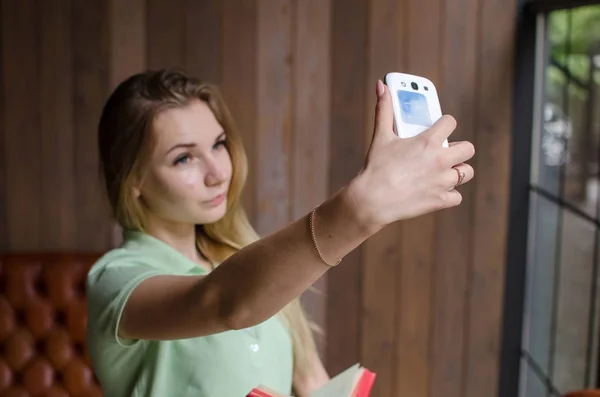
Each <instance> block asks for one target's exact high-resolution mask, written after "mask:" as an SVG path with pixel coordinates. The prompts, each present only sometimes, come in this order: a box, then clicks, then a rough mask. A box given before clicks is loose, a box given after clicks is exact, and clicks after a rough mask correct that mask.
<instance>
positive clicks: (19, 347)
mask: <svg viewBox="0 0 600 397" xmlns="http://www.w3.org/2000/svg"><path fill="white" fill-rule="evenodd" d="M97 258H98V255H87V254H35V255H30V254H27V255H21V254H3V255H0V396H5V397H28V396H47V397H67V396H73V397H75V396H81V397H98V396H101V395H102V393H101V391H100V387H99V386H98V382H97V380H96V378H95V377H94V374H93V372H92V370H91V366H90V361H89V357H88V353H87V349H86V344H85V325H86V307H85V297H84V296H85V276H86V274H87V271H88V269H89V268H90V266H91V265H92V264H93V263H94V261H95V260H96V259H97Z"/></svg>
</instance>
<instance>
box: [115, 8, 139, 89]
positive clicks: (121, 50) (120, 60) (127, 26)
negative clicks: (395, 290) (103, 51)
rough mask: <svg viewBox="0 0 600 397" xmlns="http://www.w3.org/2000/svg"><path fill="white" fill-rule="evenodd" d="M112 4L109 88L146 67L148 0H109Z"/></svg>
mask: <svg viewBox="0 0 600 397" xmlns="http://www.w3.org/2000/svg"><path fill="white" fill-rule="evenodd" d="M108 2H109V7H110V45H109V48H110V69H109V91H112V90H114V89H115V88H116V87H117V85H118V84H119V83H121V82H122V81H123V80H125V79H126V78H128V77H130V76H131V75H133V74H135V73H140V72H143V71H144V70H145V69H146V34H147V29H146V0H128V1H121V0H108Z"/></svg>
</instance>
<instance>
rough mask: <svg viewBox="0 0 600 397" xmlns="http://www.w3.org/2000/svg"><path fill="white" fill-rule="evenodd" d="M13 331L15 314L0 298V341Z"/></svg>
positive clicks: (2, 298) (4, 300)
mask: <svg viewBox="0 0 600 397" xmlns="http://www.w3.org/2000/svg"><path fill="white" fill-rule="evenodd" d="M14 329H15V313H14V311H13V309H11V307H10V305H9V304H8V302H7V301H6V299H4V297H0V341H3V340H4V339H6V338H7V337H8V335H10V333H11V332H13V330H14Z"/></svg>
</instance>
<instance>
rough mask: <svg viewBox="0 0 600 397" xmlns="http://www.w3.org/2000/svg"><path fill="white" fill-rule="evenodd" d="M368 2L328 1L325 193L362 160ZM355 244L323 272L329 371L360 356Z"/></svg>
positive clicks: (359, 255)
mask: <svg viewBox="0 0 600 397" xmlns="http://www.w3.org/2000/svg"><path fill="white" fill-rule="evenodd" d="M367 12H368V3H367V2H365V1H363V0H333V8H332V24H333V25H332V39H331V40H332V50H331V54H332V55H331V56H332V60H331V61H332V79H331V90H332V108H331V117H332V120H331V132H330V133H331V137H330V139H331V141H330V154H329V156H330V171H329V172H330V174H329V175H330V187H329V188H330V193H334V192H335V191H337V190H338V189H339V188H340V187H342V186H343V185H345V184H346V183H348V182H349V181H350V179H351V178H353V177H354V176H355V175H356V174H357V173H358V171H359V170H360V167H361V166H362V164H363V161H364V151H365V148H364V130H363V128H364V125H365V114H364V109H365V106H366V102H365V86H364V84H365V77H366V75H367V70H366V66H367V65H366V63H367V59H366V58H367V19H366V18H365V16H366V15H368V14H367ZM361 260H362V248H361V247H359V248H357V249H356V250H354V251H353V252H352V253H351V254H350V255H348V256H347V257H346V258H345V259H344V261H343V262H342V263H341V264H340V265H339V266H337V267H336V268H335V269H332V270H331V271H330V272H329V274H328V286H327V288H328V289H327V293H328V306H327V312H328V313H330V314H329V315H328V320H327V331H328V333H329V334H330V335H332V337H331V338H329V339H328V341H327V369H328V370H329V372H330V373H332V374H335V373H337V372H339V371H340V370H342V369H344V368H346V367H348V366H349V365H351V364H353V363H355V362H357V361H358V360H359V355H360V311H361V308H362V306H361V305H362V303H361V296H360V291H361V281H360V275H361Z"/></svg>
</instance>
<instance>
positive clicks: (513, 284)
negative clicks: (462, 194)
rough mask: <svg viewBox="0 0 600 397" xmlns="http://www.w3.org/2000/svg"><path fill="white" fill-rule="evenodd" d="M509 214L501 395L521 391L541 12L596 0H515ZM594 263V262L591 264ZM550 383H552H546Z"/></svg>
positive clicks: (504, 395)
mask: <svg viewBox="0 0 600 397" xmlns="http://www.w3.org/2000/svg"><path fill="white" fill-rule="evenodd" d="M516 3H517V4H516V6H517V14H516V15H517V24H516V35H515V54H514V55H515V57H514V59H515V62H514V81H513V84H514V90H513V126H512V130H513V131H512V145H511V157H512V158H511V172H510V198H509V219H508V235H507V251H506V267H505V284H504V298H503V319H502V342H501V347H502V348H501V353H500V368H499V372H500V373H499V382H498V396H499V397H516V396H519V385H520V376H521V360H522V333H523V315H524V309H525V292H526V280H525V276H526V271H527V255H528V233H529V204H530V203H529V197H530V192H531V186H530V183H531V181H530V171H531V156H532V140H533V121H534V119H533V117H534V110H535V109H534V106H535V101H534V95H535V86H534V84H535V67H536V59H535V57H536V45H537V43H536V32H537V17H538V15H539V14H544V13H549V12H551V11H555V10H563V9H569V8H575V7H580V6H587V5H597V4H599V0H517V1H516ZM595 266H597V264H595ZM547 386H548V388H549V389H551V385H550V384H548V385H547Z"/></svg>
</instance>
